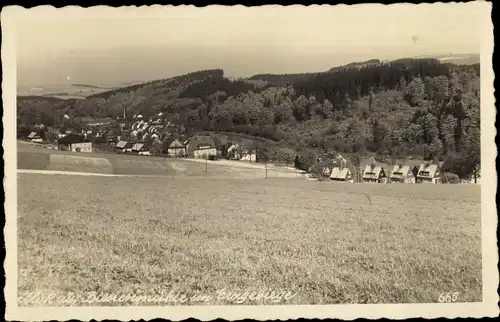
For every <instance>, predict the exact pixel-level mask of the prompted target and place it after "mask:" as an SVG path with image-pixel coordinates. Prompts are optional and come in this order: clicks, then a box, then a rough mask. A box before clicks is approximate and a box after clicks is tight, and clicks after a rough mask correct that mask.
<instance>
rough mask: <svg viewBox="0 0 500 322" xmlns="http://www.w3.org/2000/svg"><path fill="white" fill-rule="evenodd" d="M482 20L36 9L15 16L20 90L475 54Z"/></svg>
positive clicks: (331, 12)
mask: <svg viewBox="0 0 500 322" xmlns="http://www.w3.org/2000/svg"><path fill="white" fill-rule="evenodd" d="M483 13H484V8H481V7H480V6H478V5H477V4H475V3H455V4H453V3H448V4H442V3H441V4H427V5H410V4H402V5H391V6H386V5H356V6H344V5H342V6H309V7H303V6H288V7H280V6H264V7H252V8H246V7H243V6H233V7H223V6H210V7H205V8H196V7H194V6H182V7H171V6H168V7H161V6H153V7H140V8H128V9H127V8H125V9H113V8H104V7H101V8H91V9H81V8H76V7H75V8H71V9H64V10H62V9H56V8H52V7H38V8H36V9H31V10H25V11H23V13H22V14H20V15H19V16H16V17H17V18H16V21H17V23H16V43H17V45H16V57H17V69H18V85H21V86H22V85H28V84H29V85H40V86H42V85H44V84H62V83H68V82H70V83H79V84H82V83H83V84H112V83H123V82H134V81H147V80H153V79H161V78H168V77H172V76H176V75H182V74H186V73H189V72H194V71H197V70H203V69H214V68H221V69H223V70H224V73H225V75H226V76H235V77H248V76H251V75H254V74H259V73H302V72H319V71H325V70H328V69H330V68H332V67H334V66H339V65H343V64H347V63H350V62H354V61H364V60H368V59H373V58H378V59H396V58H403V57H414V56H420V55H427V54H443V53H453V54H462V53H463V54H465V53H471V54H478V53H479V47H480V37H479V35H480V33H481V19H484V17H485V16H484V14H483Z"/></svg>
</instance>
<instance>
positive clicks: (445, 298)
mask: <svg viewBox="0 0 500 322" xmlns="http://www.w3.org/2000/svg"><path fill="white" fill-rule="evenodd" d="M459 294H460V293H459V292H455V293H453V294H452V293H451V292H448V293H441V294H440V295H439V298H438V301H439V303H451V302H456V301H457V299H458V295H459Z"/></svg>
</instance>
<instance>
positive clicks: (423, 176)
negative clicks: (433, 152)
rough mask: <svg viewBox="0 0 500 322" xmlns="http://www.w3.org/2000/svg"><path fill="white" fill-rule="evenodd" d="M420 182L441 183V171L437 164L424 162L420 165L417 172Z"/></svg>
mask: <svg viewBox="0 0 500 322" xmlns="http://www.w3.org/2000/svg"><path fill="white" fill-rule="evenodd" d="M417 182H419V183H441V171H440V169H439V167H438V165H437V164H430V163H424V164H421V165H420V168H419V169H418V174H417Z"/></svg>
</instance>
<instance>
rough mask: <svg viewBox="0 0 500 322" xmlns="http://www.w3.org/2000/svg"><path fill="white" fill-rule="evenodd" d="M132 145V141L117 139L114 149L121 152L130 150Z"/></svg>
mask: <svg viewBox="0 0 500 322" xmlns="http://www.w3.org/2000/svg"><path fill="white" fill-rule="evenodd" d="M133 146H134V144H133V143H132V142H128V141H118V142H117V143H116V145H115V151H116V152H122V153H126V152H132V147H133Z"/></svg>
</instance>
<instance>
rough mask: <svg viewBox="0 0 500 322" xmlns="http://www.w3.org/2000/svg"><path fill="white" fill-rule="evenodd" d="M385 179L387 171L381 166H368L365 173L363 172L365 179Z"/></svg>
mask: <svg viewBox="0 0 500 322" xmlns="http://www.w3.org/2000/svg"><path fill="white" fill-rule="evenodd" d="M384 177H386V175H385V171H384V168H382V167H381V166H374V167H373V168H372V166H371V165H367V166H366V167H365V172H363V179H372V180H378V179H380V178H384Z"/></svg>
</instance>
